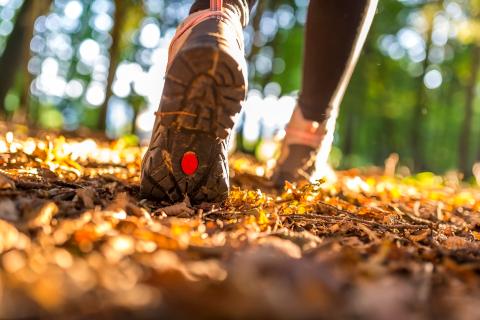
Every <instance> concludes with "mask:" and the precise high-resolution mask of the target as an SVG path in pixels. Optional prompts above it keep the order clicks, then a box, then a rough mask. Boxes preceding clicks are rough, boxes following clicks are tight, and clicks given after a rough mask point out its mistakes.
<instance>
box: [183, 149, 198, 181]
mask: <svg viewBox="0 0 480 320" xmlns="http://www.w3.org/2000/svg"><path fill="white" fill-rule="evenodd" d="M181 166H182V171H183V173H185V174H186V175H189V176H191V175H193V174H194V173H195V172H197V170H198V157H197V154H196V153H195V152H191V151H189V152H186V153H185V154H184V155H183V157H182V163H181Z"/></svg>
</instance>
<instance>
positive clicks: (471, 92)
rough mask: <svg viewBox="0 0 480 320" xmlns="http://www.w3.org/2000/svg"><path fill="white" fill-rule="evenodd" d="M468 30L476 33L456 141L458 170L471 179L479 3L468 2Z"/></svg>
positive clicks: (478, 68)
mask: <svg viewBox="0 0 480 320" xmlns="http://www.w3.org/2000/svg"><path fill="white" fill-rule="evenodd" d="M469 5H470V10H469V11H470V14H471V17H470V19H471V20H470V21H469V23H470V28H471V29H472V30H475V31H476V32H473V33H472V37H471V39H470V41H471V42H472V44H471V67H470V75H469V77H468V81H467V83H466V85H465V106H464V108H465V114H464V119H463V123H462V126H461V134H460V137H459V141H458V146H459V150H458V151H459V157H458V158H459V169H460V171H461V172H463V174H464V175H465V176H466V177H471V176H472V174H473V172H472V165H473V163H472V161H471V155H472V153H471V151H472V143H471V142H472V133H473V132H472V124H473V118H474V104H475V98H476V92H477V90H476V88H477V81H478V74H479V72H480V35H479V33H478V31H479V30H478V27H479V25H478V22H479V19H480V1H479V0H470V1H469Z"/></svg>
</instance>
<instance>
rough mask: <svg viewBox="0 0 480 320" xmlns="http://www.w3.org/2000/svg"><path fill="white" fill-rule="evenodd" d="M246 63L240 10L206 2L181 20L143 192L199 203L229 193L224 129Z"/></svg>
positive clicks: (235, 109)
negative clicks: (234, 11) (207, 6)
mask: <svg viewBox="0 0 480 320" xmlns="http://www.w3.org/2000/svg"><path fill="white" fill-rule="evenodd" d="M214 2H215V1H214ZM246 70H247V68H246V62H245V57H244V49H243V31H242V27H241V25H240V19H239V17H238V16H236V15H234V14H232V13H230V12H227V11H226V10H225V9H223V10H222V8H218V7H212V8H211V9H210V10H204V11H199V12H196V13H193V14H191V15H190V16H189V17H188V18H187V19H186V20H185V22H184V23H183V24H182V25H181V26H180V27H179V29H178V30H177V33H176V35H175V37H174V39H173V41H172V44H171V47H170V51H169V62H168V66H167V72H166V77H165V86H164V91H163V96H162V99H161V102H160V107H159V109H158V112H157V114H156V115H157V118H156V121H155V125H154V128H153V133H152V138H151V141H150V145H149V148H148V150H147V153H146V154H145V157H144V159H143V163H142V177H141V192H142V194H143V195H145V196H149V197H152V198H155V199H158V200H166V201H170V202H177V201H182V200H183V199H184V197H185V196H188V197H189V198H190V200H192V201H193V202H197V203H198V202H220V201H222V200H224V199H225V198H226V197H227V195H228V191H229V171H228V170H229V168H228V159H227V150H228V143H229V136H230V133H231V131H232V127H233V125H234V121H235V117H236V115H237V114H238V113H239V112H240V110H241V105H242V102H243V100H244V99H245V96H246V90H247V88H246V83H247V71H246Z"/></svg>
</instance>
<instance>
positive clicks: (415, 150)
mask: <svg viewBox="0 0 480 320" xmlns="http://www.w3.org/2000/svg"><path fill="white" fill-rule="evenodd" d="M432 24H433V21H430V26H432ZM425 43H426V52H425V60H424V61H423V72H422V75H421V76H420V77H419V81H418V85H417V88H418V89H417V103H416V104H415V109H414V114H413V119H412V122H411V125H412V134H411V137H410V138H411V140H410V146H411V148H412V160H413V163H412V169H413V171H420V170H423V169H424V167H425V163H424V160H423V153H422V151H423V144H422V139H421V128H422V124H423V121H424V117H425V114H426V109H427V104H426V103H427V101H426V100H427V96H426V94H425V85H424V83H423V79H424V78H425V75H426V73H427V68H428V66H429V62H428V56H429V55H430V47H431V45H432V29H431V28H430V29H429V31H428V36H427V41H426V42H425Z"/></svg>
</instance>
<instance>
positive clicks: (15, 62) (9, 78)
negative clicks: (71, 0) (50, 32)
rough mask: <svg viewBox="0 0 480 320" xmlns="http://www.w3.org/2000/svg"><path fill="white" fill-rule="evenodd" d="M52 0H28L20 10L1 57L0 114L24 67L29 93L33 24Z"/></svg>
mask: <svg viewBox="0 0 480 320" xmlns="http://www.w3.org/2000/svg"><path fill="white" fill-rule="evenodd" d="M51 2H52V0H37V1H28V0H26V1H24V2H23V4H22V6H21V7H20V9H19V11H18V14H17V18H16V21H15V25H14V27H13V30H12V32H11V34H10V36H9V38H8V40H7V43H6V46H5V50H4V52H3V54H2V56H1V57H0V70H2V77H0V102H1V104H2V108H0V114H2V115H5V109H4V108H3V105H4V102H5V97H6V96H7V93H8V91H9V90H10V89H11V88H12V85H13V83H14V81H15V77H16V76H17V75H18V73H19V71H20V70H22V67H23V70H25V72H24V73H21V75H23V77H24V79H23V82H24V84H23V86H24V90H25V91H26V92H27V93H28V86H29V81H28V79H29V76H28V71H26V69H25V68H26V66H27V63H28V58H29V57H30V54H29V43H30V39H31V38H32V34H33V24H34V22H35V19H36V18H37V17H38V16H39V15H41V14H42V13H43V12H44V11H46V10H47V9H48V8H49V7H50V4H51ZM22 97H23V99H22V103H23V104H26V93H24V94H23V95H22Z"/></svg>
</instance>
